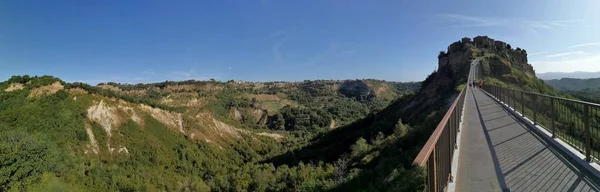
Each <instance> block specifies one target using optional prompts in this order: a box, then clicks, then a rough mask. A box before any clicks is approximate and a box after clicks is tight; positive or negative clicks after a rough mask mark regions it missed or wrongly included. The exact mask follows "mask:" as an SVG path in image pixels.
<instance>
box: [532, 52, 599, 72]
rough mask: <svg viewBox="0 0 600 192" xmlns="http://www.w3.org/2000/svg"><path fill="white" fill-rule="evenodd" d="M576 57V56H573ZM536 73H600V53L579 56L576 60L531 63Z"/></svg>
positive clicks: (563, 59) (557, 59)
mask: <svg viewBox="0 0 600 192" xmlns="http://www.w3.org/2000/svg"><path fill="white" fill-rule="evenodd" d="M572 56H576V55H572ZM530 63H531V64H532V65H533V67H534V69H535V70H536V72H538V73H546V72H574V71H590V72H594V71H600V53H599V54H585V56H583V55H579V57H575V58H569V57H566V58H558V57H556V58H553V59H552V60H543V61H531V62H530Z"/></svg>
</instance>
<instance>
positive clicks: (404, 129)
mask: <svg viewBox="0 0 600 192" xmlns="http://www.w3.org/2000/svg"><path fill="white" fill-rule="evenodd" d="M406 133H408V126H407V125H405V124H403V123H402V119H399V120H398V122H397V123H396V127H395V128H394V135H395V136H397V137H404V135H406Z"/></svg>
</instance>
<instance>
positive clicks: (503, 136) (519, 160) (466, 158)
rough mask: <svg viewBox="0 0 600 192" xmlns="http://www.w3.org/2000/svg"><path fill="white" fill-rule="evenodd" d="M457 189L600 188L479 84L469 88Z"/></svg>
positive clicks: (587, 189)
mask: <svg viewBox="0 0 600 192" xmlns="http://www.w3.org/2000/svg"><path fill="white" fill-rule="evenodd" d="M464 115H465V117H464V121H465V124H464V127H463V129H462V130H461V131H462V132H461V134H462V135H461V137H462V138H461V144H460V152H459V161H458V172H457V179H456V182H457V183H456V191H600V187H599V185H600V182H599V180H598V178H595V177H594V176H592V174H591V173H589V172H588V171H587V170H586V169H584V168H582V167H580V166H579V165H578V164H577V163H576V162H574V161H573V160H571V159H570V158H569V157H568V156H566V155H565V154H563V153H562V152H561V151H558V150H557V149H555V148H554V147H553V146H552V144H550V143H548V142H547V141H546V140H544V139H542V138H541V137H539V136H538V135H536V134H535V133H534V132H532V130H530V128H528V127H527V126H525V125H523V124H522V123H521V122H520V121H518V120H517V119H515V117H513V116H512V115H510V113H508V112H507V111H505V109H504V108H503V107H502V106H500V104H498V103H496V102H495V101H494V100H492V98H490V97H489V96H487V95H486V94H484V93H483V92H482V91H480V90H479V89H471V90H468V91H467V96H466V101H465V112H464Z"/></svg>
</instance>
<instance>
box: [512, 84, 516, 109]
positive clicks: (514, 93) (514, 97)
mask: <svg viewBox="0 0 600 192" xmlns="http://www.w3.org/2000/svg"><path fill="white" fill-rule="evenodd" d="M512 93H513V109H514V110H515V111H516V110H517V97H516V91H515V90H514V89H513V90H512Z"/></svg>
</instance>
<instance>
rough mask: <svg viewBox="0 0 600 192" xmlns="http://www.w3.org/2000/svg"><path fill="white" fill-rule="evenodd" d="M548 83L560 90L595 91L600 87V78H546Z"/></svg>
mask: <svg viewBox="0 0 600 192" xmlns="http://www.w3.org/2000/svg"><path fill="white" fill-rule="evenodd" d="M545 82H546V84H548V85H550V86H552V87H554V88H556V89H558V90H559V91H584V92H593V91H598V90H599V89H600V78H593V79H571V78H563V79H553V80H546V81H545Z"/></svg>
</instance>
